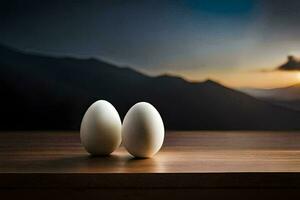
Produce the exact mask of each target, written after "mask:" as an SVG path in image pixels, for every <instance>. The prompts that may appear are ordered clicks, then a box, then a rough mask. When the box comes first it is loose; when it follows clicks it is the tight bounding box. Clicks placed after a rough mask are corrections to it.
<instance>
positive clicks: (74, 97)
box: [0, 47, 300, 130]
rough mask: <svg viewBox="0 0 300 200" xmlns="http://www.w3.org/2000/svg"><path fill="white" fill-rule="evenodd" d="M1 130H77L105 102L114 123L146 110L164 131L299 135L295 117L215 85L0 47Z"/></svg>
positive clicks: (298, 116)
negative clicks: (142, 104) (141, 104)
mask: <svg viewBox="0 0 300 200" xmlns="http://www.w3.org/2000/svg"><path fill="white" fill-rule="evenodd" d="M0 66H1V67H0V73H1V74H0V83H1V86H0V91H1V92H2V94H3V98H2V99H1V100H0V102H1V105H2V113H3V115H2V116H1V117H0V120H2V122H3V125H2V126H1V127H0V129H2V130H13V129H15V130H32V129H35V130H44V129H78V128H79V125H80V121H81V118H82V116H83V114H84V112H85V110H86V109H87V108H88V106H89V105H90V104H91V103H92V102H94V101H96V100H98V99H106V100H108V101H110V102H111V103H112V104H113V105H115V107H116V109H117V110H118V111H119V113H120V115H121V117H124V115H125V114H126V112H127V111H128V109H129V108H130V107H131V106H132V105H133V104H135V103H136V102H138V101H148V102H150V103H152V104H153V105H154V106H155V107H156V108H157V109H158V110H159V111H160V113H161V115H162V117H163V119H164V122H165V125H166V128H167V129H180V130H200V129H201V130H299V129H300V113H299V112H295V111H293V110H289V109H286V108H282V107H279V106H274V105H271V104H268V103H266V102H264V101H261V100H258V99H255V98H253V97H251V96H249V95H246V94H243V93H241V92H238V91H235V90H233V89H231V88H227V87H225V86H223V85H221V84H219V83H217V82H215V81H212V80H207V81H204V82H188V81H186V80H184V79H182V78H181V77H176V76H169V75H161V76H154V77H152V76H148V75H145V74H143V73H141V72H138V71H136V70H133V69H131V68H128V67H127V68H122V67H118V66H116V65H113V64H110V63H106V62H103V61H101V60H98V59H92V60H91V59H78V58H75V59H73V58H68V59H66V58H57V57H50V56H46V55H43V56H40V55H32V54H30V53H28V52H26V53H22V52H21V51H18V52H14V51H13V50H11V51H10V50H6V48H3V47H2V48H0Z"/></svg>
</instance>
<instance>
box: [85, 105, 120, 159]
mask: <svg viewBox="0 0 300 200" xmlns="http://www.w3.org/2000/svg"><path fill="white" fill-rule="evenodd" d="M121 129H122V123H121V119H120V116H119V114H118V112H117V110H116V109H115V108H114V106H113V105H112V104H110V103H109V102H107V101H104V100H99V101H96V102H95V103H93V104H92V105H91V106H90V107H89V108H88V110H87V111H86V113H85V114H84V116H83V119H82V122H81V126H80V139H81V143H82V145H83V146H84V148H85V149H86V151H87V152H89V153H90V154H92V155H108V154H110V153H112V152H113V151H114V150H115V149H116V148H117V147H118V146H119V145H120V143H121V139H122V137H121Z"/></svg>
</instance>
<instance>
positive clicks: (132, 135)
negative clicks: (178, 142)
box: [122, 102, 165, 158]
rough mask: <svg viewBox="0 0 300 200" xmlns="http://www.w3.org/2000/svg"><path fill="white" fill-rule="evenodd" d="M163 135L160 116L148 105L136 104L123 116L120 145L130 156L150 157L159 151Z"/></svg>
mask: <svg viewBox="0 0 300 200" xmlns="http://www.w3.org/2000/svg"><path fill="white" fill-rule="evenodd" d="M164 135H165V129H164V124H163V121H162V119H161V116H160V114H159V112H158V111H157V110H156V109H155V107H154V106H152V105H151V104H150V103H146V102H140V103H137V104H135V105H133V106H132V107H131V108H130V109H129V111H128V112H127V114H126V115H125V118H124V120H123V126H122V143H123V145H124V147H125V148H126V149H127V151H128V152H129V153H130V154H131V155H133V156H135V157H140V158H148V157H152V156H153V155H155V154H156V153H157V152H158V151H159V150H160V148H161V146H162V144H163V141H164Z"/></svg>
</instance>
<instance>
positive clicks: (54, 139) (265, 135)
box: [0, 131, 300, 173]
mask: <svg viewBox="0 0 300 200" xmlns="http://www.w3.org/2000/svg"><path fill="white" fill-rule="evenodd" d="M0 172H1V173H15V172H18V173H20V172H27V173H28V172H32V173H37V172H39V173H49V172H50V173H207V172H300V132H232V131H230V132H207V131H195V132H171V131H169V132H167V133H166V138H165V141H164V144H163V148H162V149H161V151H160V152H159V153H158V154H157V155H156V156H154V157H153V158H150V159H135V158H133V157H132V156H131V155H130V154H128V153H127V152H126V150H125V149H124V148H123V147H120V148H118V149H117V150H116V151H115V152H113V153H112V155H111V156H107V157H91V156H89V155H88V153H86V152H85V150H84V149H83V147H82V146H81V144H80V140H79V133H78V132H2V133H0Z"/></svg>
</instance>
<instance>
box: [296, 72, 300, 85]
mask: <svg viewBox="0 0 300 200" xmlns="http://www.w3.org/2000/svg"><path fill="white" fill-rule="evenodd" d="M296 76H297V79H298V82H299V83H300V72H297V74H296Z"/></svg>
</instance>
